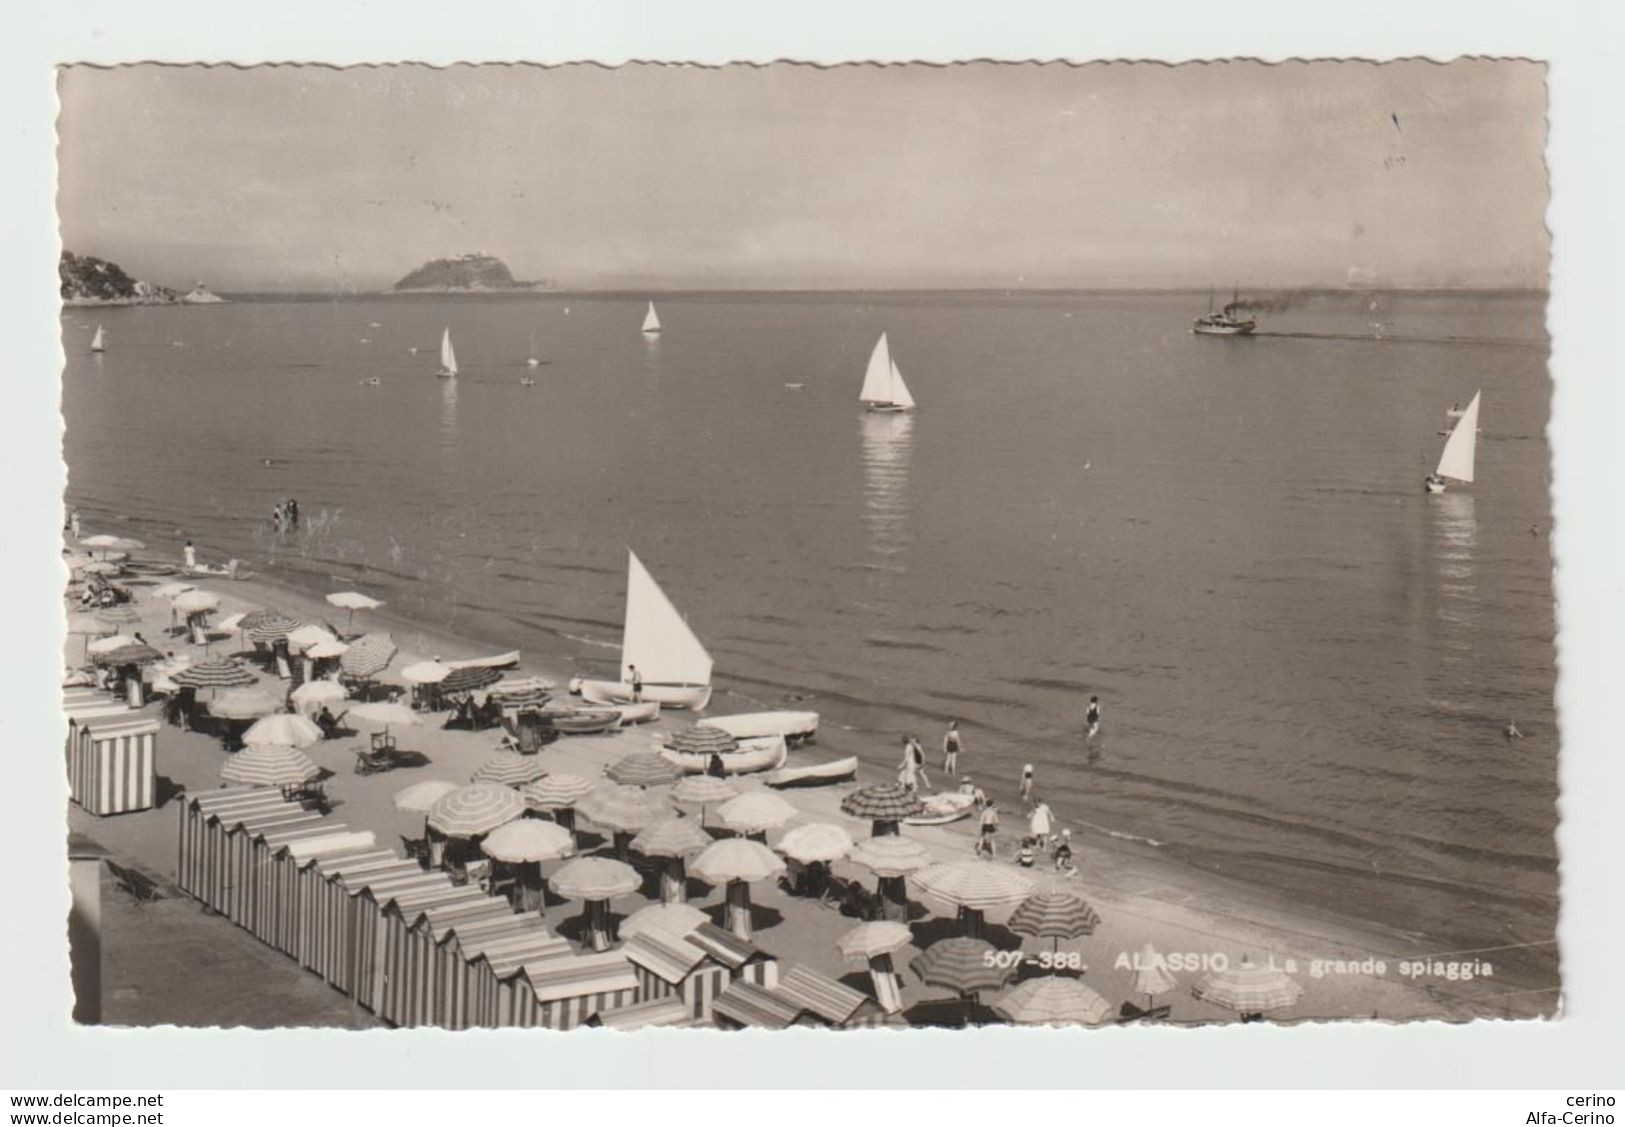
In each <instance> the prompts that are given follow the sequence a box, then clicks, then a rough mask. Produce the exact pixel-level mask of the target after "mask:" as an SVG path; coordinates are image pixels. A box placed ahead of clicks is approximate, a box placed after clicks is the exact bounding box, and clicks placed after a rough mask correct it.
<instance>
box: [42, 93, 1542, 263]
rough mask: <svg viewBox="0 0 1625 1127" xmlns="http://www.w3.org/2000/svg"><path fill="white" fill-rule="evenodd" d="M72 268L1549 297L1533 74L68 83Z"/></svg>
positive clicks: (63, 197)
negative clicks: (475, 270) (1453, 288)
mask: <svg viewBox="0 0 1625 1127" xmlns="http://www.w3.org/2000/svg"><path fill="white" fill-rule="evenodd" d="M60 90H61V99H62V115H61V120H60V122H59V130H60V138H61V142H60V155H61V181H60V201H61V220H62V237H63V243H64V245H65V246H66V247H67V248H68V249H70V250H74V251H76V252H79V253H84V254H94V255H98V256H101V257H104V258H111V259H113V260H114V261H116V262H118V263H120V264H121V265H123V266H124V267H125V269H126V270H128V271H129V272H130V273H132V274H133V275H135V276H137V277H141V278H145V279H148V280H152V281H157V282H161V283H164V284H168V285H189V284H190V283H191V282H192V281H193V280H198V279H201V280H204V281H206V282H207V283H208V284H209V285H210V286H212V287H214V288H217V289H224V290H233V289H236V290H244V289H335V288H341V287H342V288H378V287H382V286H386V285H389V284H391V283H392V282H394V281H395V280H396V279H397V278H399V277H400V276H401V275H403V274H405V273H406V272H407V271H409V270H411V269H412V268H414V267H416V266H417V265H419V264H420V263H422V262H423V261H424V260H426V259H429V258H435V257H441V256H446V255H455V254H460V253H464V252H470V251H483V252H486V253H490V254H494V255H497V256H498V257H500V258H502V259H503V260H504V261H506V262H507V263H508V265H509V266H510V267H511V268H512V269H513V271H514V273H515V275H516V276H518V277H520V278H553V279H557V280H558V281H560V282H561V283H563V284H565V285H570V286H586V287H615V286H631V287H638V288H650V287H673V288H678V287H683V286H697V287H710V286H721V287H727V286H737V287H751V286H773V287H790V288H797V287H807V288H822V287H843V286H850V287H888V286H901V287H930V286H956V287H957V286H987V287H1001V288H1002V287H1007V286H1022V285H1026V286H1052V287H1067V286H1079V287H1086V286H1101V285H1104V286H1140V285H1144V286H1169V285H1189V286H1196V287H1206V286H1209V285H1212V284H1218V285H1221V286H1223V285H1227V284H1229V283H1230V282H1231V281H1232V280H1239V281H1240V282H1241V283H1242V284H1243V285H1244V286H1247V287H1251V288H1266V287H1269V288H1275V287H1285V286H1296V285H1336V284H1342V283H1344V282H1347V281H1351V280H1352V281H1360V282H1366V281H1371V282H1376V283H1380V284H1390V285H1435V284H1446V285H1535V286H1539V285H1544V284H1545V280H1546V266H1547V243H1546V233H1545V226H1544V211H1545V207H1546V178H1545V167H1544V162H1543V158H1542V150H1543V145H1544V139H1545V112H1546V107H1545V93H1544V72H1543V69H1542V68H1541V67H1540V66H1538V65H1537V64H1532V63H1522V62H1480V61H1467V62H1457V63H1451V64H1448V65H1438V64H1434V63H1427V62H1412V63H1401V64H1388V65H1383V66H1376V65H1370V64H1362V63H1314V64H1302V63H1289V64H1284V65H1279V66H1266V65H1262V64H1253V63H1227V64H1209V65H1187V66H1179V67H1169V66H1162V65H1157V64H1138V65H1125V64H1095V65H1091V66H1086V67H1069V66H1065V65H1058V64H1057V65H1045V66H1034V65H994V64H978V65H971V66H956V67H926V66H910V67H875V66H848V67H841V68H836V69H818V68H813V67H803V66H790V65H779V66H774V67H768V68H756V67H734V68H729V69H726V70H708V69H701V68H691V67H661V66H630V67H625V68H622V69H618V70H610V69H606V68H601V67H597V66H576V67H567V68H558V69H542V68H537V67H528V66H488V67H480V68H473V67H456V68H451V69H448V70H434V69H431V68H427V67H385V68H362V69H349V70H335V69H331V68H326V67H275V68H269V67H259V68H254V69H251V70H240V69H236V68H231V67H218V68H202V67H184V68H183V67H161V66H138V67H126V68H119V69H114V70H102V69H94V68H86V67H80V68H73V69H69V70H65V71H63V72H62V75H61V81H60Z"/></svg>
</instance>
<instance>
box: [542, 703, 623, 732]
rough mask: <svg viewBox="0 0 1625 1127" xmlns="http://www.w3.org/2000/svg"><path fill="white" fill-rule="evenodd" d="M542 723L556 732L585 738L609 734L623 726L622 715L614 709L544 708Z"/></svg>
mask: <svg viewBox="0 0 1625 1127" xmlns="http://www.w3.org/2000/svg"><path fill="white" fill-rule="evenodd" d="M541 717H542V723H543V724H546V725H547V726H548V727H551V728H552V729H553V730H554V731H556V732H564V733H565V734H567V735H572V736H583V735H592V734H594V733H597V732H607V731H609V730H610V729H611V728H619V727H620V726H621V714H620V712H619V711H618V710H616V709H613V708H544V709H542V710H541Z"/></svg>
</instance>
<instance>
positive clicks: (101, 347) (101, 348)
mask: <svg viewBox="0 0 1625 1127" xmlns="http://www.w3.org/2000/svg"><path fill="white" fill-rule="evenodd" d="M90 351H92V352H105V351H106V342H105V341H104V340H103V339H102V327H101V326H100V325H97V326H96V335H95V336H93V337H91V338H90Z"/></svg>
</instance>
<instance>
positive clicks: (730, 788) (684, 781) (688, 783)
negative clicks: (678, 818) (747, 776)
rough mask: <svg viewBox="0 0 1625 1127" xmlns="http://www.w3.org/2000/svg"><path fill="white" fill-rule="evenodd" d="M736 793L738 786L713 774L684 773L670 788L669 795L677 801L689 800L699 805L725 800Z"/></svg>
mask: <svg viewBox="0 0 1625 1127" xmlns="http://www.w3.org/2000/svg"><path fill="white" fill-rule="evenodd" d="M738 793H739V790H738V788H736V787H735V786H734V785H733V784H732V783H730V782H728V781H727V780H726V779H719V778H717V777H716V776H715V775H685V776H683V777H682V778H681V779H679V780H678V781H677V785H676V786H674V787H672V788H671V796H672V798H674V799H676V800H677V801H678V802H691V803H694V804H695V805H699V806H706V805H709V804H710V803H713V802H726V801H728V800H729V799H730V798H732V797H734V795H736V794H738Z"/></svg>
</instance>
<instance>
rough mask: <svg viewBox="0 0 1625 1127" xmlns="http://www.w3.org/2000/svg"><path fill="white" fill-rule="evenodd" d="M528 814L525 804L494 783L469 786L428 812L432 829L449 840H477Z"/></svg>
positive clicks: (439, 802)
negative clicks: (451, 838) (449, 838)
mask: <svg viewBox="0 0 1625 1127" xmlns="http://www.w3.org/2000/svg"><path fill="white" fill-rule="evenodd" d="M524 812H525V803H524V800H523V799H521V798H520V797H519V795H518V794H517V793H516V792H514V791H512V790H510V789H509V788H507V787H503V786H497V785H496V784H495V783H470V784H469V785H468V786H466V787H458V788H457V789H456V790H454V791H452V792H451V793H449V794H447V795H444V796H443V797H441V798H440V799H438V800H437V801H436V802H435V804H434V805H433V806H431V807H430V808H429V828H430V829H433V830H438V831H439V832H441V833H443V834H445V835H446V836H447V837H478V836H479V835H481V834H487V833H490V832H491V831H492V830H494V829H496V828H497V827H498V826H500V825H504V824H506V823H508V822H511V821H513V820H514V819H515V818H517V817H519V816H520V815H521V814H523V813H524Z"/></svg>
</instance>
